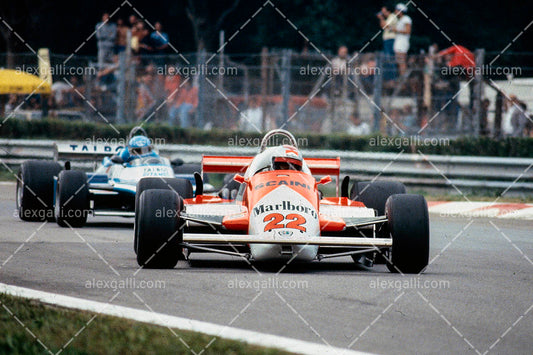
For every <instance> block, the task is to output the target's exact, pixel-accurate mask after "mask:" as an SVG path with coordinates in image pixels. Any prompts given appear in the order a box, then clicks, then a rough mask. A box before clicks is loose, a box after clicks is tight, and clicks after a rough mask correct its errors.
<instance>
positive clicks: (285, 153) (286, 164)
mask: <svg viewBox="0 0 533 355" xmlns="http://www.w3.org/2000/svg"><path fill="white" fill-rule="evenodd" d="M302 165H303V159H302V155H301V154H300V152H299V151H298V148H296V147H293V146H291V145H283V146H281V147H278V148H277V149H276V151H275V152H274V154H272V170H297V171H302Z"/></svg>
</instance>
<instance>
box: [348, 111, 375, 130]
mask: <svg viewBox="0 0 533 355" xmlns="http://www.w3.org/2000/svg"><path fill="white" fill-rule="evenodd" d="M347 132H348V134H351V135H353V136H366V135H369V134H370V126H369V125H368V123H366V122H362V121H361V118H360V117H359V116H358V115H357V114H356V113H355V112H354V113H352V114H351V115H350V122H349V123H348V130H347Z"/></svg>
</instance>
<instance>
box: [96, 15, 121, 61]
mask: <svg viewBox="0 0 533 355" xmlns="http://www.w3.org/2000/svg"><path fill="white" fill-rule="evenodd" d="M95 32H96V40H97V46H98V68H99V69H100V68H103V67H104V64H105V63H109V62H110V61H111V58H112V56H113V47H114V46H115V37H116V35H117V26H116V25H115V24H114V23H111V22H109V14H108V13H104V14H103V15H102V21H101V22H98V23H97V24H96V30H95Z"/></svg>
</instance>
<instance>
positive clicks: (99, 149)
mask: <svg viewBox="0 0 533 355" xmlns="http://www.w3.org/2000/svg"><path fill="white" fill-rule="evenodd" d="M122 148H123V146H121V145H111V144H83V143H82V144H80V143H59V144H54V160H55V161H66V160H85V161H95V160H98V159H103V158H104V157H107V156H111V155H113V154H117V153H118V152H119V151H120V150H121V149H122Z"/></svg>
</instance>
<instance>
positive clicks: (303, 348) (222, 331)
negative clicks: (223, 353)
mask: <svg viewBox="0 0 533 355" xmlns="http://www.w3.org/2000/svg"><path fill="white" fill-rule="evenodd" d="M0 293H6V294H8V295H12V296H18V297H23V298H29V299H36V300H39V301H41V302H44V303H48V304H53V305H57V306H61V307H68V308H73V309H79V310H83V311H88V312H94V313H99V314H105V315H109V316H115V317H121V318H127V319H131V320H135V321H139V322H143V323H150V324H155V325H160V326H164V327H170V328H176V329H182V330H189V331H194V332H200V333H205V334H209V335H213V336H217V337H221V338H225V339H232V340H237V341H242V342H246V343H248V344H253V345H259V346H265V347H270V348H278V349H282V350H285V351H289V352H293V353H299V354H353V355H368V354H369V353H363V352H360V351H355V350H350V349H343V348H337V347H330V346H326V345H324V344H318V343H311V342H307V341H303V340H298V339H291V338H286V337H282V336H277V335H271V334H265V333H259V332H255V331H251V330H245V329H239V328H232V327H226V326H223V325H219V324H214V323H207V322H202V321H198V320H194V319H188V318H181V317H175V316H170V315H166V314H161V313H153V312H149V311H144V310H139V309H135V308H130V307H123V306H115V305H112V304H107V303H103V302H96V301H90V300H86V299H82V298H76V297H70V296H64V295H60V294H56V293H50V292H44V291H38V290H33V289H29V288H25V287H18V286H12V285H6V284H3V283H0Z"/></svg>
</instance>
